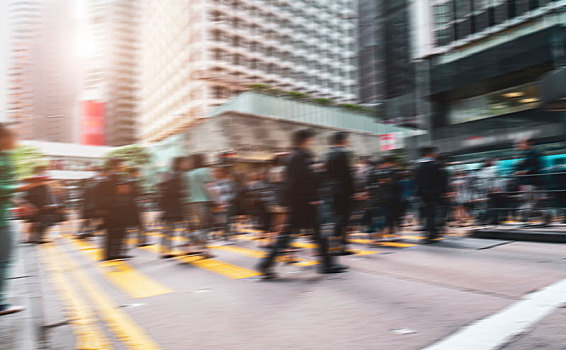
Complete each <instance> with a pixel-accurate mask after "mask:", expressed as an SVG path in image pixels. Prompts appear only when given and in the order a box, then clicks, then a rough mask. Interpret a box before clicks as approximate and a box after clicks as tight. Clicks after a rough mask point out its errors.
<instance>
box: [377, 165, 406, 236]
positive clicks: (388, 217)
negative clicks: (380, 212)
mask: <svg viewBox="0 0 566 350" xmlns="http://www.w3.org/2000/svg"><path fill="white" fill-rule="evenodd" d="M378 177H379V184H380V187H381V191H380V194H381V195H382V196H383V199H382V202H383V203H384V206H383V209H384V220H385V221H384V230H383V233H382V235H381V236H382V237H383V238H394V239H395V238H398V229H399V227H400V224H401V215H402V212H403V211H402V209H403V208H402V207H403V201H402V191H403V188H402V187H401V185H400V184H399V180H400V171H399V169H398V168H397V165H396V161H395V158H394V156H392V155H388V156H385V157H383V160H382V162H381V164H380V166H379V174H378Z"/></svg>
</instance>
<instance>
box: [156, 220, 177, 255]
mask: <svg viewBox="0 0 566 350" xmlns="http://www.w3.org/2000/svg"><path fill="white" fill-rule="evenodd" d="M173 230H174V226H173V224H172V223H171V222H169V221H164V222H163V229H162V230H161V244H160V247H159V250H160V252H161V254H162V255H164V254H169V253H170V252H171V234H172V231H173Z"/></svg>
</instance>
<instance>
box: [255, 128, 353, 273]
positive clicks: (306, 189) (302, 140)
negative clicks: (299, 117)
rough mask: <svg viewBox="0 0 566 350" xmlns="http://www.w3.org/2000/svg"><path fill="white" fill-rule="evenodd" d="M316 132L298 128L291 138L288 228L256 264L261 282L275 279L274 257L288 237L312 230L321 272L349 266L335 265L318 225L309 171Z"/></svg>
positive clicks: (315, 195) (312, 176)
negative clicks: (273, 269) (303, 230)
mask: <svg viewBox="0 0 566 350" xmlns="http://www.w3.org/2000/svg"><path fill="white" fill-rule="evenodd" d="M314 136H315V133H314V131H313V130H312V129H308V128H307V129H299V130H297V131H295V132H294V133H293V135H292V144H293V151H292V153H291V155H290V158H289V160H288V164H287V168H286V169H285V183H286V185H285V186H286V189H285V197H286V203H287V205H288V209H289V217H288V222H287V226H286V227H285V229H284V231H283V232H282V233H281V234H280V235H279V236H278V237H277V242H276V243H275V244H274V245H273V247H272V248H271V251H270V252H269V254H268V255H267V256H266V257H265V258H264V259H263V260H262V261H261V262H260V263H259V265H258V271H259V272H260V273H261V274H262V277H263V278H264V279H272V278H275V277H276V275H275V273H274V272H273V271H272V266H273V263H274V262H275V258H276V257H277V256H278V255H279V254H280V252H282V251H283V250H284V249H286V248H287V247H288V246H289V243H290V241H291V234H292V233H295V232H297V231H299V230H301V229H310V230H312V235H313V238H314V240H315V241H316V243H317V245H318V256H319V258H320V259H321V265H320V268H319V272H320V273H339V272H343V271H345V270H346V269H347V268H348V267H347V266H344V265H340V264H336V263H334V261H333V258H332V257H331V255H330V254H329V252H328V241H327V239H326V238H325V237H323V236H322V234H321V232H320V228H319V226H318V219H317V206H318V205H320V198H319V196H318V189H317V188H316V183H317V179H316V175H315V173H314V172H313V169H312V168H311V163H312V159H313V155H312V152H311V148H312V144H313V140H314Z"/></svg>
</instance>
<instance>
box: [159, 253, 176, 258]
mask: <svg viewBox="0 0 566 350" xmlns="http://www.w3.org/2000/svg"><path fill="white" fill-rule="evenodd" d="M159 257H160V258H161V259H171V258H174V257H175V255H174V254H161V255H160V256H159Z"/></svg>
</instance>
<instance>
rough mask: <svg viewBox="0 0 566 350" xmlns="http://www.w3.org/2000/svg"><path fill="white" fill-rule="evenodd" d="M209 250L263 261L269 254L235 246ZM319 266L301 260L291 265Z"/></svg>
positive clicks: (281, 259) (310, 261)
mask: <svg viewBox="0 0 566 350" xmlns="http://www.w3.org/2000/svg"><path fill="white" fill-rule="evenodd" d="M209 248H211V249H214V250H223V251H227V252H231V253H235V254H239V255H243V256H248V257H250V258H256V259H263V258H265V257H266V256H267V253H266V252H264V251H261V250H256V249H250V248H242V247H234V246H209ZM277 262H285V259H284V257H283V256H279V257H278V258H277ZM317 264H319V262H318V261H314V260H305V259H299V261H298V262H295V263H292V264H291V265H293V266H312V265H317Z"/></svg>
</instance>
